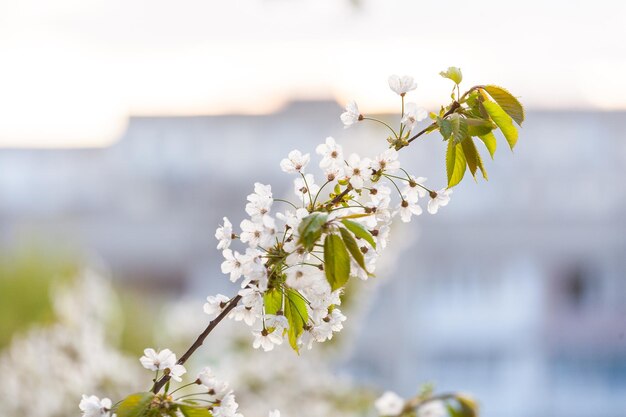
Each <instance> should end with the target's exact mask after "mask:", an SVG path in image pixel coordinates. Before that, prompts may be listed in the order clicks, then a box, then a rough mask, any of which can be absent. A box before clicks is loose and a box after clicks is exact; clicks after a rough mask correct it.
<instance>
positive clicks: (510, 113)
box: [80, 67, 524, 417]
mask: <svg viewBox="0 0 626 417" xmlns="http://www.w3.org/2000/svg"><path fill="white" fill-rule="evenodd" d="M441 75H442V76H443V77H445V78H448V79H450V80H452V81H453V83H454V85H453V88H452V92H451V99H452V102H451V103H450V104H449V105H447V106H445V107H444V106H442V107H441V108H440V110H439V111H438V112H437V113H434V112H431V113H428V112H427V111H426V110H424V109H421V108H420V107H418V106H417V104H415V103H413V102H405V98H406V96H407V94H408V93H409V92H411V91H413V90H415V89H416V87H417V84H416V83H415V82H414V80H413V78H412V77H409V76H403V77H399V76H395V75H394V76H391V77H390V78H389V87H390V88H391V90H392V91H393V92H395V93H396V94H398V96H399V97H400V105H401V109H400V120H399V127H398V128H397V129H395V128H393V127H392V126H390V125H389V124H387V123H385V122H383V121H381V120H378V119H375V118H373V117H369V116H367V115H364V114H362V113H361V112H360V110H359V108H358V106H357V104H356V103H355V102H350V103H349V104H348V105H347V106H346V109H345V112H344V113H342V114H341V116H340V118H341V121H342V122H343V124H344V125H345V127H346V128H348V127H351V126H354V125H356V124H358V123H361V122H363V121H371V122H374V123H380V124H382V125H384V126H386V128H388V130H389V132H390V135H389V136H388V137H387V138H386V140H387V144H388V148H387V149H386V150H384V151H382V152H381V153H379V154H376V155H372V156H361V155H358V154H355V153H349V154H347V153H344V149H343V147H342V146H341V145H340V144H339V143H337V141H336V140H335V139H334V138H332V137H328V138H326V140H325V141H324V142H323V143H321V144H319V145H318V146H317V147H316V149H315V153H316V154H317V156H318V159H319V162H318V165H319V167H320V168H321V170H322V172H323V177H321V178H315V176H314V175H313V174H312V173H309V172H308V169H309V166H310V165H311V154H310V153H303V152H302V151H300V150H292V151H291V152H289V153H288V155H287V157H286V158H284V159H282V160H281V161H280V168H281V169H282V171H283V172H285V173H287V174H289V175H293V176H294V180H293V193H294V198H293V200H283V199H278V198H274V195H273V192H272V187H271V186H270V185H266V184H260V183H256V184H255V185H254V191H253V193H252V194H250V195H249V196H248V197H247V203H246V206H245V212H246V213H247V215H248V216H249V218H247V219H245V220H243V221H242V222H241V223H240V224H239V228H238V230H235V229H234V228H233V225H232V223H231V222H230V221H229V219H228V218H227V217H224V219H223V223H222V225H221V226H220V227H219V228H218V229H217V231H216V233H215V237H216V238H217V240H218V244H217V248H218V249H219V250H221V251H222V255H223V257H224V261H223V262H222V264H221V271H222V272H223V273H224V274H226V275H227V276H228V278H229V279H230V281H232V282H233V283H238V284H239V285H240V290H239V291H238V292H237V294H236V295H234V296H232V297H229V296H226V295H223V294H217V295H212V296H209V297H207V302H206V304H205V305H204V312H205V313H206V314H207V315H208V316H209V318H210V319H211V322H210V323H209V325H208V327H207V328H206V329H205V330H204V332H202V334H200V336H198V338H197V340H196V341H195V342H194V343H193V344H192V345H191V347H190V348H189V349H188V350H187V351H186V352H185V353H184V354H183V355H182V356H181V357H180V359H178V360H177V359H176V355H175V354H174V353H173V352H171V351H170V350H168V349H164V350H161V351H160V352H156V351H155V350H153V349H146V350H145V352H144V353H145V355H144V356H143V357H142V358H141V364H142V365H143V366H144V367H145V368H146V369H148V370H151V371H153V372H154V373H155V374H154V379H153V385H152V387H151V389H150V390H149V391H147V392H142V393H137V394H133V395H131V396H129V397H127V398H126V399H124V400H123V401H121V402H120V403H118V404H116V405H113V404H111V401H110V400H109V399H106V398H105V399H102V400H100V399H98V398H97V397H94V396H91V397H87V396H85V397H84V398H83V400H82V401H81V404H80V408H81V410H82V411H83V415H84V416H86V417H109V416H111V415H113V413H117V417H139V416H144V415H148V416H173V415H183V416H186V417H192V416H193V417H206V416H214V417H236V416H240V415H241V414H239V413H238V411H237V410H238V405H237V402H236V401H235V397H234V394H233V391H232V390H231V389H229V387H228V384H227V383H225V382H223V381H220V380H218V379H217V378H216V377H215V376H214V375H213V374H212V373H211V371H210V370H209V369H208V368H206V369H205V370H203V371H202V372H201V373H200V374H199V375H198V376H197V377H196V378H195V379H194V380H193V381H192V382H190V383H188V384H186V385H183V386H182V387H188V386H192V385H198V386H199V388H200V389H201V391H199V392H197V393H196V394H191V395H189V394H188V395H183V396H176V395H175V393H176V392H178V391H179V390H180V389H181V388H182V387H179V388H177V389H175V390H173V391H171V390H170V383H171V380H174V381H177V382H181V381H182V375H184V374H185V373H186V369H185V368H184V364H185V362H186V361H187V360H188V359H189V357H190V356H191V355H192V354H193V353H194V352H195V351H196V350H197V349H198V348H199V347H200V346H201V345H202V344H203V342H204V340H205V338H206V337H207V336H208V335H209V334H210V333H211V331H212V330H213V328H215V326H217V324H219V322H220V321H222V320H223V319H224V318H226V317H228V318H231V319H233V320H235V321H241V322H243V323H245V324H246V325H247V326H249V327H250V329H251V334H252V346H253V347H254V348H256V349H263V350H265V351H270V350H272V349H274V347H275V346H277V345H281V344H283V343H284V342H287V343H288V344H289V345H290V346H291V348H293V349H294V350H296V351H299V350H300V349H302V348H306V349H311V348H312V347H313V345H314V344H315V343H322V342H325V341H327V340H330V339H332V338H333V336H334V335H335V333H337V332H340V331H341V330H342V329H343V327H344V322H345V321H346V316H345V315H344V314H343V313H342V311H341V309H340V307H341V301H342V294H343V291H344V287H345V285H346V284H347V282H348V281H349V280H350V279H360V280H363V281H365V280H367V279H368V278H369V277H371V276H373V274H374V273H375V271H376V262H377V259H378V257H379V256H380V254H381V253H382V251H383V250H384V249H385V247H386V246H387V241H388V238H389V231H390V226H391V224H392V222H393V221H394V219H396V218H399V219H400V220H401V221H402V222H409V221H411V220H412V218H413V217H414V216H419V215H421V214H422V213H423V208H422V206H423V205H424V204H425V206H426V210H427V211H428V212H429V213H430V214H436V213H437V212H438V211H439V209H440V208H441V207H445V206H446V205H448V203H449V202H450V195H451V194H452V190H451V189H452V187H454V186H455V185H457V184H458V183H459V182H460V181H461V180H462V178H463V176H464V174H465V172H466V171H467V169H469V171H470V173H471V175H472V176H474V177H476V173H477V171H478V170H480V172H481V174H482V176H483V177H484V178H487V173H486V170H485V167H484V164H483V161H482V158H481V156H480V153H479V152H478V149H477V147H476V144H475V142H474V139H477V140H479V141H480V142H482V143H483V144H484V145H485V147H486V149H487V151H488V152H489V154H490V155H491V157H492V158H493V157H494V153H495V150H496V138H495V136H494V133H493V132H494V131H496V130H498V129H499V130H500V131H501V132H502V134H503V135H504V137H505V139H506V141H507V142H508V144H509V146H510V147H511V149H512V148H513V147H514V146H515V143H516V142H517V137H518V134H517V129H516V128H515V126H514V124H513V122H515V123H517V124H518V125H521V124H522V122H523V120H524V110H523V107H522V106H521V104H520V103H519V101H518V100H517V99H516V98H515V97H514V96H512V95H511V94H510V93H509V92H508V91H507V90H505V89H503V88H501V87H497V86H493V85H484V86H483V85H480V86H474V87H472V88H470V89H469V90H467V91H466V92H465V93H464V94H462V95H461V94H460V88H459V84H460V83H461V80H462V75H461V71H460V70H459V69H458V68H454V67H451V68H448V70H447V71H445V72H442V73H441ZM427 117H430V119H431V123H430V124H429V125H428V126H426V127H425V128H424V129H422V130H418V124H419V122H421V121H422V120H424V119H426V118H427ZM434 131H439V132H440V134H441V135H442V137H443V140H444V141H445V142H447V145H446V146H447V151H446V161H445V165H446V172H447V177H448V183H447V185H446V186H445V187H435V188H431V187H430V186H429V185H428V183H427V180H426V178H424V177H421V176H417V175H413V174H411V173H409V172H407V171H406V170H405V169H403V168H402V165H401V163H400V160H399V153H400V151H401V150H402V149H404V148H406V147H408V146H409V145H410V144H411V143H412V142H413V141H414V140H416V139H417V138H419V137H421V136H422V135H425V134H428V133H431V132H434ZM162 390H163V391H162ZM416 398H418V399H419V401H417V402H416V400H411V401H408V402H404V400H401V399H400V398H399V397H397V396H396V395H395V394H391V393H387V394H385V395H384V396H383V397H381V399H380V400H379V401H378V402H377V408H378V410H379V412H380V413H381V414H383V415H403V414H406V415H409V414H410V413H414V412H415V411H416V410H418V409H419V407H420V406H422V405H423V404H426V403H429V405H427V406H426V405H424V407H427V409H430V410H435V409H436V410H444V411H445V410H448V409H447V408H446V407H444V406H443V403H441V404H439V405H433V404H438V403H433V401H434V398H435V397H433V396H432V395H430V394H428V395H424V394H421V396H419V397H416ZM452 400H454V401H456V402H457V404H461V405H462V406H463V407H465V408H463V409H470V410H473V409H474V408H473V407H470V406H468V405H467V404H473V403H472V402H470V401H469V400H465V397H461V396H455V395H450V396H447V397H442V398H441V399H439V400H438V401H452ZM446 404H447V405H448V406H450V403H446ZM429 415H443V414H442V412H438V413H435V412H431V413H430V414H429ZM270 416H279V412H278V411H273V412H271V413H270Z"/></svg>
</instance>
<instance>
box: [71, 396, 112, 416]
mask: <svg viewBox="0 0 626 417" xmlns="http://www.w3.org/2000/svg"><path fill="white" fill-rule="evenodd" d="M111 405H112V404H111V400H110V399H108V398H103V399H102V400H101V399H99V398H98V397H96V396H95V395H92V396H89V397H88V396H86V395H83V398H82V399H81V400H80V404H79V405H78V407H79V408H80V411H82V412H83V417H109V416H110V410H111Z"/></svg>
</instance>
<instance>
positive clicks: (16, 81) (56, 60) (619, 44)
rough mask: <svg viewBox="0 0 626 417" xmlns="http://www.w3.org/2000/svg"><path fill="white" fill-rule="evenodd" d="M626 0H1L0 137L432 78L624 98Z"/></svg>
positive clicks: (428, 83) (423, 96)
mask: <svg viewBox="0 0 626 417" xmlns="http://www.w3.org/2000/svg"><path fill="white" fill-rule="evenodd" d="M624 16H626V2H623V1H607V0H596V1H593V2H591V1H576V0H570V1H562V0H555V1H549V2H548V1H545V0H544V1H537V0H527V1H524V2H520V1H506V0H499V1H496V0H486V1H481V0H476V1H472V2H469V1H457V0H448V1H446V2H438V1H429V2H425V1H420V0H410V1H400V0H360V1H359V2H358V3H357V5H355V3H354V2H352V1H349V0H237V1H234V0H231V1H221V2H218V1H212V0H177V1H164V0H54V1H51V0H12V1H8V0H0V147H31V146H34V147H69V146H106V145H107V144H110V143H112V142H114V141H115V140H117V139H119V137H120V135H121V134H122V133H123V131H124V129H125V126H126V123H127V120H128V117H129V116H131V115H202V114H226V113H243V114H263V113H269V112H272V111H275V110H277V109H280V107H281V106H284V105H285V103H287V102H288V101H289V100H293V99H329V98H330V99H335V100H337V101H339V102H340V103H341V104H345V102H346V101H348V100H350V99H355V100H356V101H357V102H358V103H359V106H360V108H361V110H362V111H363V112H364V113H368V112H380V111H395V110H397V106H398V101H397V96H395V95H394V94H393V93H391V92H390V90H389V89H388V86H387V77H388V76H389V75H390V74H394V73H396V74H400V75H402V74H409V75H413V76H414V77H415V79H416V81H417V83H418V89H417V91H416V92H415V94H414V95H413V97H412V100H414V101H417V102H418V104H420V105H422V106H425V107H427V108H429V109H435V108H437V107H438V105H439V104H441V103H443V102H445V100H446V98H448V96H449V90H450V84H449V82H448V81H446V80H444V79H442V78H441V77H439V76H438V73H439V71H441V70H443V69H445V68H447V67H448V66H457V67H460V68H461V69H462V70H463V73H464V82H463V85H464V86H466V87H470V86H471V85H474V84H478V83H481V84H484V83H493V84H498V85H502V86H505V87H507V88H508V89H509V90H511V91H512V92H513V93H514V94H515V95H517V96H519V97H520V98H521V100H522V102H523V103H524V104H525V105H526V106H527V107H528V108H531V109H532V108H535V109H537V108H539V109H598V110H626V83H625V82H624V80H623V78H622V77H623V74H626V44H625V43H624V39H626V28H625V27H626V26H624V25H623V22H622V19H623V17H624Z"/></svg>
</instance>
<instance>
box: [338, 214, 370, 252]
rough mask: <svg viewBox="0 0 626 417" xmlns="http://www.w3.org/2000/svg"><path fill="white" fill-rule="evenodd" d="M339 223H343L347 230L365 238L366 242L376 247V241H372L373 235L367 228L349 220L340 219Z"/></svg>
mask: <svg viewBox="0 0 626 417" xmlns="http://www.w3.org/2000/svg"><path fill="white" fill-rule="evenodd" d="M341 223H343V225H344V226H346V228H347V229H348V230H349V231H351V232H352V233H354V236H356V237H358V238H360V239H363V240H365V241H366V242H367V243H369V244H370V245H372V247H373V248H374V249H376V242H375V241H374V237H373V236H372V234H371V233H370V232H369V230H367V229H366V228H365V227H363V225H361V224H360V223H357V222H353V221H350V220H342V221H341Z"/></svg>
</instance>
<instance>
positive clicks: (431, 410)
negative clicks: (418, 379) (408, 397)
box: [417, 400, 448, 417]
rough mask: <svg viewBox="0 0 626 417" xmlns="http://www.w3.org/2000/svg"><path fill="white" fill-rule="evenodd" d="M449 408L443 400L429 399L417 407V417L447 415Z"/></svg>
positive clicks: (441, 416) (443, 416) (442, 416)
mask: <svg viewBox="0 0 626 417" xmlns="http://www.w3.org/2000/svg"><path fill="white" fill-rule="evenodd" d="M447 415H448V410H447V409H446V405H445V404H444V403H443V401H438V400H435V401H428V402H427V403H425V404H424V405H421V406H420V407H419V408H418V409H417V417H445V416H447Z"/></svg>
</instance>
